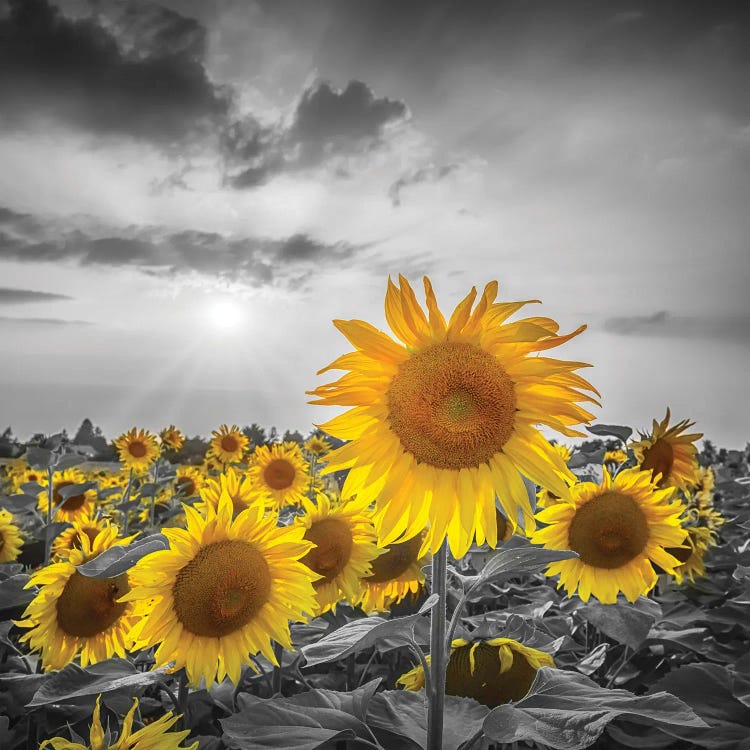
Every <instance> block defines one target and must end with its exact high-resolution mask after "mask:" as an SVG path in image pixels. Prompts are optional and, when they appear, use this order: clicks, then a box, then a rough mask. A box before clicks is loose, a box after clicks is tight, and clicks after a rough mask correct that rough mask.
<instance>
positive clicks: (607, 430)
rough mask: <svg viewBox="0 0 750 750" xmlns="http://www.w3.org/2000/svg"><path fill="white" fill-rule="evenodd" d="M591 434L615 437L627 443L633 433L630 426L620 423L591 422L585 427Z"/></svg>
mask: <svg viewBox="0 0 750 750" xmlns="http://www.w3.org/2000/svg"><path fill="white" fill-rule="evenodd" d="M586 429H587V430H588V431H589V432H590V433H591V434H592V435H600V436H602V435H603V436H605V437H610V436H612V437H616V438H618V439H620V440H621V441H622V442H623V443H627V442H628V440H629V439H630V436H631V435H632V434H633V428H632V427H626V426H625V425H620V424H592V425H591V426H590V427H587V428H586Z"/></svg>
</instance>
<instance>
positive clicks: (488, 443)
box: [311, 277, 597, 557]
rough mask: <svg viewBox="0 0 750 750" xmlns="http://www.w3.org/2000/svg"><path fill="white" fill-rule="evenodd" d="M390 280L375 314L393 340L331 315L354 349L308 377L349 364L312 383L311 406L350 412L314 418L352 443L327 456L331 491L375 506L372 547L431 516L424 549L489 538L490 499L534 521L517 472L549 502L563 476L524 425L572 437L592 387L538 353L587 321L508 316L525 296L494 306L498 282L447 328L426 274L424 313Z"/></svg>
mask: <svg viewBox="0 0 750 750" xmlns="http://www.w3.org/2000/svg"><path fill="white" fill-rule="evenodd" d="M399 279H400V285H401V286H400V288H399V287H397V286H396V285H394V284H393V283H392V282H391V280H390V279H389V281H388V291H387V294H386V299H385V314H386V319H387V321H388V323H389V325H390V327H391V328H392V330H393V331H394V333H395V335H396V336H397V337H398V338H399V339H400V340H401V342H403V343H402V344H400V343H397V342H396V341H394V340H393V339H391V338H390V337H389V336H387V335H386V334H385V333H383V332H382V331H379V330H378V329H376V328H374V327H373V326H371V325H370V324H369V323H365V322H364V321H360V320H350V321H344V320H336V321H334V324H335V325H336V327H337V328H338V329H339V330H340V331H341V332H342V333H343V334H344V336H346V338H347V339H348V340H349V341H350V342H351V343H352V344H353V346H354V347H355V349H356V351H354V352H351V353H349V354H345V355H343V356H341V357H339V358H338V359H337V360H335V361H334V362H333V363H331V364H330V365H329V366H328V367H326V368H324V369H323V370H321V371H320V372H326V371H327V370H331V369H340V370H349V372H348V373H347V374H345V375H343V376H342V377H341V378H339V379H338V380H337V381H335V382H334V383H330V384H327V385H322V386H319V387H318V388H316V389H315V390H314V391H312V392H311V394H312V395H315V396H317V397H318V398H317V399H316V400H315V401H313V403H316V404H325V405H332V406H347V407H354V408H352V409H350V410H349V411H347V412H345V413H344V414H342V415H340V416H338V417H335V418H334V419H332V420H330V421H329V422H327V423H326V424H324V425H320V428H321V429H323V430H325V432H327V433H329V434H330V435H333V436H334V437H337V438H340V439H342V440H349V441H351V442H349V444H348V445H344V446H343V447H341V448H338V449H337V450H335V451H332V452H331V453H329V454H328V456H327V459H326V460H327V466H326V469H325V470H324V471H326V472H331V471H339V470H342V469H349V474H348V476H347V479H346V482H345V484H344V488H343V495H344V496H345V497H349V496H351V495H357V496H358V497H360V498H361V499H367V500H374V501H375V502H376V524H377V527H378V533H379V535H380V543H381V544H384V545H388V544H390V543H391V542H393V541H396V540H398V539H399V538H402V539H407V538H410V537H413V536H416V535H417V534H419V533H421V531H422V530H423V529H424V528H425V526H426V525H427V523H428V521H429V529H428V533H427V535H426V537H425V542H424V547H425V549H430V550H431V551H433V552H435V551H436V550H437V549H438V548H439V547H440V545H441V544H442V542H443V540H444V539H445V538H446V535H447V537H448V542H449V544H450V548H451V551H452V553H453V555H454V556H455V557H461V556H462V555H463V554H464V553H465V552H466V550H467V549H468V548H469V545H470V544H471V541H472V539H473V538H474V536H475V532H476V529H477V527H478V526H479V527H481V533H482V535H483V536H484V538H486V539H487V541H488V543H489V544H490V546H492V547H494V546H495V544H496V542H497V540H496V539H495V529H496V519H495V496H496V495H497V496H498V497H499V498H500V502H501V503H502V505H503V508H504V510H505V512H506V514H507V515H508V517H512V518H515V517H516V516H517V515H518V509H519V508H520V509H521V510H522V511H523V514H524V517H525V520H526V523H528V524H529V525H532V524H533V516H532V511H531V506H530V503H529V498H528V494H527V492H526V487H525V485H524V482H523V480H522V479H521V474H522V473H523V474H524V475H526V476H527V477H528V478H529V479H531V480H532V481H533V482H536V483H537V484H539V485H541V486H543V487H546V488H547V489H550V490H551V491H552V492H555V493H556V494H558V495H560V496H562V495H565V494H566V493H567V483H568V482H571V483H572V482H573V481H575V477H574V476H573V475H572V474H571V472H570V470H569V469H568V467H567V466H566V465H565V462H564V461H563V459H562V457H561V456H560V455H559V453H558V452H557V451H556V450H555V449H554V448H553V447H552V446H551V445H550V444H549V442H548V441H547V440H545V439H544V437H543V436H542V435H541V433H540V432H539V431H538V430H537V429H536V427H535V425H537V424H545V425H547V426H548V427H551V428H553V429H555V430H557V431H558V432H560V433H562V434H563V435H566V436H570V437H575V436H582V433H580V432H577V431H576V430H574V429H572V425H576V424H579V423H581V422H587V421H589V420H591V419H592V417H593V415H592V414H590V413H589V412H588V411H586V410H585V409H583V408H581V407H580V406H579V405H577V404H576V402H577V401H591V402H593V403H597V402H596V400H595V399H594V398H593V397H591V396H588V395H585V394H584V393H583V392H582V391H593V392H595V390H594V388H593V387H592V386H591V385H590V384H589V383H588V382H587V381H586V380H584V379H583V378H582V377H581V376H580V375H578V374H576V373H575V372H574V370H577V369H578V368H580V367H584V366H586V365H584V364H583V363H581V362H566V361H562V360H556V359H549V358H546V357H542V356H536V353H537V352H541V351H544V350H546V349H552V348H554V347H556V346H559V345H560V344H563V343H564V342H566V341H568V340H569V339H570V338H572V337H573V336H576V335H577V334H579V333H581V331H583V330H584V328H585V326H581V328H579V329H578V330H576V331H574V332H573V333H571V334H569V335H567V336H558V335H557V331H558V325H557V323H555V321H553V320H550V319H549V318H526V319H523V320H520V321H517V322H515V323H507V322H506V321H507V319H508V318H509V317H510V316H511V315H512V314H513V313H515V312H517V311H518V310H519V309H520V308H521V307H523V305H525V304H526V302H509V303H495V297H496V295H497V282H492V283H490V284H488V285H487V286H486V287H485V290H484V294H483V295H482V297H481V299H480V300H479V302H478V304H477V305H476V307H475V308H474V310H473V311H472V305H473V304H474V301H475V299H476V296H477V292H476V289H472V290H471V292H470V293H469V294H468V295H467V296H466V298H465V299H464V300H462V301H461V302H460V303H459V305H458V306H457V307H456V309H455V311H454V312H453V314H452V315H451V317H450V320H449V321H448V322H446V321H445V318H444V317H443V315H442V313H441V312H440V310H439V308H438V305H437V301H436V299H435V295H434V293H433V290H432V285H431V284H430V281H429V279H428V278H427V277H425V279H424V284H425V293H426V297H427V308H428V315H425V313H424V312H423V310H422V308H421V307H420V306H419V304H418V303H417V300H416V297H415V295H414V292H413V291H412V288H411V287H410V286H409V284H408V282H407V281H406V279H404V278H403V277H399ZM530 301H531V300H530ZM533 301H536V300H533ZM532 354H534V355H535V356H529V355H532Z"/></svg>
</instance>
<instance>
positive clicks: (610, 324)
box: [0, 0, 750, 447]
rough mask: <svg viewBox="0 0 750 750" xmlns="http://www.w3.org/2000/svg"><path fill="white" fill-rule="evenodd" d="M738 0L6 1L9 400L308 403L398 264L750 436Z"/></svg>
mask: <svg viewBox="0 0 750 750" xmlns="http://www.w3.org/2000/svg"><path fill="white" fill-rule="evenodd" d="M748 80H750V8H748V7H747V6H746V4H742V3H736V2H711V3H707V2H699V1H695V0H661V1H660V2H659V3H654V2H648V1H647V0H616V1H612V0H610V1H607V0H603V1H601V2H592V1H590V0H589V1H587V2H583V0H574V1H570V2H564V3H556V2H538V1H534V0H491V1H490V0H487V1H486V2H485V1H481V2H479V1H474V0H469V1H468V2H457V1H452V2H446V1H445V0H430V1H429V2H420V1H414V2H410V3H393V2H388V1H387V0H381V1H379V2H376V1H374V0H360V1H358V2H356V3H351V2H348V1H347V0H316V2H313V3H311V2H307V1H306V0H295V1H292V0H262V1H256V2H254V1H252V0H218V1H215V2H203V1H201V0H179V1H178V0H168V1H167V2H154V3H150V2H136V1H133V2H119V1H118V2H115V1H114V0H97V1H95V2H90V1H87V0H59V1H53V0H10V1H8V0H0V165H1V167H0V363H1V364H0V429H3V428H4V426H5V425H11V426H12V427H13V429H14V432H15V433H16V434H17V435H19V436H20V437H22V438H26V437H28V436H29V435H31V434H32V433H33V432H45V433H52V432H56V431H58V430H59V429H61V428H63V427H66V428H67V429H68V430H75V429H76V427H77V426H78V425H79V424H80V422H81V420H82V419H83V418H84V417H88V418H90V419H92V420H93V421H94V423H95V424H97V425H100V426H101V427H102V429H103V430H104V432H105V434H107V435H108V436H109V437H114V436H115V435H117V434H119V433H120V432H123V431H124V430H126V429H128V428H130V427H131V426H133V425H138V426H143V427H147V428H150V429H153V430H156V429H159V428H161V427H163V426H165V425H166V424H169V423H174V424H176V425H178V426H179V427H181V428H182V429H183V430H185V431H186V432H188V433H189V434H203V435H208V434H209V433H210V431H211V430H212V429H216V428H217V427H218V426H219V425H220V424H221V423H225V422H226V423H229V424H232V423H236V424H239V425H245V424H249V423H251V422H258V423H260V424H262V425H266V426H270V425H275V426H277V427H278V428H279V429H280V430H282V431H283V430H284V429H299V430H300V431H301V432H303V433H307V432H309V431H310V430H311V429H312V426H313V424H314V423H320V422H324V421H326V420H327V419H329V418H330V417H331V416H333V414H332V413H331V410H330V409H329V408H323V407H319V406H311V405H309V404H307V401H308V398H309V397H308V396H306V394H305V391H307V390H310V389H311V388H314V387H315V386H317V385H319V384H321V383H322V382H326V379H325V377H319V376H317V375H316V372H317V370H319V369H320V368H321V367H323V366H325V365H326V364H328V363H329V362H330V361H331V360H332V359H334V358H335V357H336V356H338V355H339V354H341V353H343V352H345V351H347V350H348V348H349V345H348V344H347V342H346V341H345V340H344V339H343V337H342V336H341V335H340V334H339V333H338V332H337V331H336V330H335V329H334V327H333V325H332V323H331V320H332V319H334V318H344V319H350V318H358V319H363V320H367V321H369V322H371V323H373V324H374V325H376V326H377V327H379V328H383V329H385V328H386V324H385V316H384V312H383V299H384V295H385V289H386V283H387V279H388V276H389V274H390V275H392V276H394V277H395V276H397V275H398V274H399V273H401V274H403V275H405V276H406V277H407V278H408V279H410V281H411V282H412V283H413V285H414V286H415V288H421V277H422V276H423V275H424V274H428V275H429V276H430V278H431V279H432V282H433V284H434V286H435V289H436V292H437V295H438V300H439V302H440V304H441V306H442V307H443V309H446V308H447V309H448V310H449V311H450V310H452V308H453V306H454V305H455V304H456V303H457V302H458V301H459V299H461V298H462V297H463V296H464V295H465V294H466V293H467V292H468V290H469V289H470V288H471V287H472V286H477V287H478V288H480V289H481V288H482V287H483V285H484V284H485V283H487V282H488V281H490V280H492V279H497V280H498V281H499V284H500V298H501V299H503V300H515V299H539V300H541V301H542V304H541V305H539V306H537V310H535V312H534V314H541V315H545V316H548V317H552V318H554V319H555V320H557V321H559V323H560V326H561V329H562V330H563V331H565V332H566V331H571V330H573V329H575V328H577V327H578V326H579V325H581V324H583V323H585V324H587V326H588V329H587V330H586V331H585V332H584V333H583V334H581V335H580V336H578V337H577V338H576V339H574V340H573V341H571V342H570V343H568V344H566V345H565V346H564V347H562V348H560V349H558V350H556V352H555V356H558V357H561V358H565V359H574V360H582V361H586V362H589V363H591V364H592V365H593V367H592V368H591V369H590V370H587V371H586V376H587V377H588V378H589V379H590V380H591V382H592V383H593V384H594V385H595V386H596V387H597V388H598V390H599V391H600V393H601V394H602V408H601V409H596V410H595V411H596V417H597V420H598V421H601V422H607V423H618V424H629V425H631V426H633V427H634V428H636V429H640V430H645V429H647V428H649V427H650V425H651V420H652V419H653V418H657V419H661V418H662V417H663V415H664V412H665V410H666V408H667V407H668V406H669V407H671V410H672V414H673V415H674V417H675V419H677V420H679V419H684V418H690V419H692V420H695V421H696V423H697V425H696V426H697V429H698V430H700V431H703V432H704V433H705V434H706V436H707V437H709V438H711V439H712V440H713V441H714V442H716V443H718V444H719V445H722V446H726V447H742V446H744V444H745V443H746V442H747V441H748V440H750V399H748V398H747V387H746V383H747V381H748V376H747V373H748V372H749V371H750V301H749V300H750V293H749V292H748V289H750V211H749V210H748V206H750V202H749V200H748V196H750V88H748V86H747V81H748Z"/></svg>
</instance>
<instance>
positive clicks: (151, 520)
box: [148, 458, 160, 526]
mask: <svg viewBox="0 0 750 750" xmlns="http://www.w3.org/2000/svg"><path fill="white" fill-rule="evenodd" d="M159 460H160V459H158V458H157V459H156V463H155V464H154V481H153V485H154V486H153V487H152V488H151V510H150V511H149V514H148V522H149V526H155V525H156V483H157V482H158V480H159Z"/></svg>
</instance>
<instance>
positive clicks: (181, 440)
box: [159, 424, 185, 451]
mask: <svg viewBox="0 0 750 750" xmlns="http://www.w3.org/2000/svg"><path fill="white" fill-rule="evenodd" d="M159 437H160V438H161V444H162V446H164V447H165V448H166V449H167V450H170V451H178V450H180V448H182V446H183V445H184V444H185V436H184V435H183V434H182V432H180V430H178V429H177V428H176V427H175V426H174V425H173V424H171V425H169V427H165V428H164V429H163V430H162V431H161V432H160V433H159Z"/></svg>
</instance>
